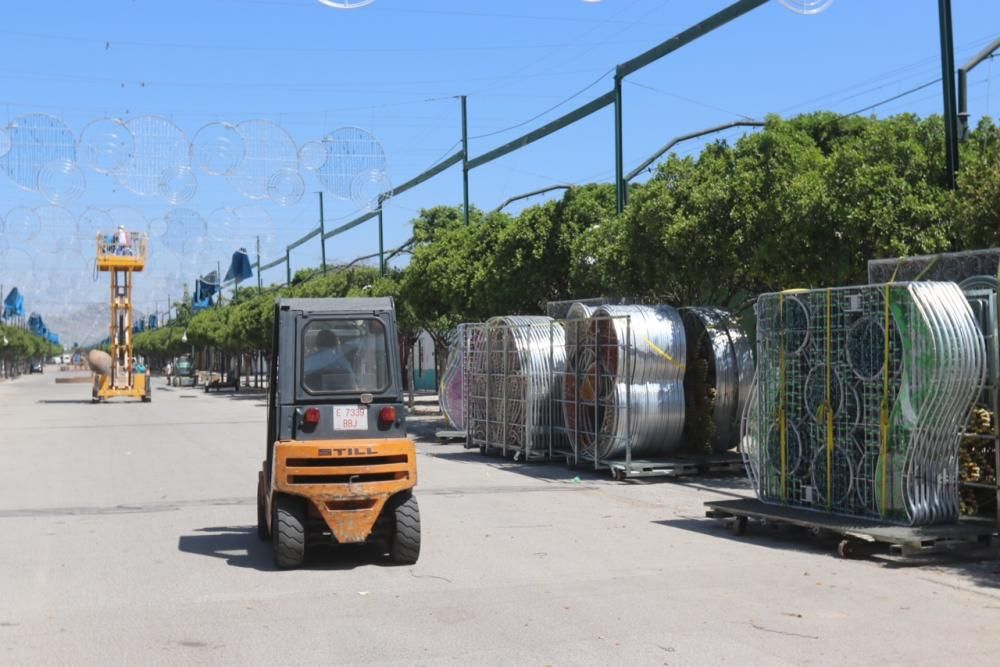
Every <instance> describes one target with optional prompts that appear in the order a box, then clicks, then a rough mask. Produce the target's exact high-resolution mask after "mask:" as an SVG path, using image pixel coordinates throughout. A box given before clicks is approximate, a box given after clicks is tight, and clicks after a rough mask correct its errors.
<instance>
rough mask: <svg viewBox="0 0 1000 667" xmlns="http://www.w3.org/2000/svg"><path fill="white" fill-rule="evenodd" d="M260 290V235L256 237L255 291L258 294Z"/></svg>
mask: <svg viewBox="0 0 1000 667" xmlns="http://www.w3.org/2000/svg"><path fill="white" fill-rule="evenodd" d="M261 289H262V284H261V277H260V234H258V235H257V291H258V292H260V291H261Z"/></svg>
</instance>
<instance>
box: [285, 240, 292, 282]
mask: <svg viewBox="0 0 1000 667" xmlns="http://www.w3.org/2000/svg"><path fill="white" fill-rule="evenodd" d="M285 284H286V285H291V284H292V260H291V258H290V257H289V256H288V248H287V247H285Z"/></svg>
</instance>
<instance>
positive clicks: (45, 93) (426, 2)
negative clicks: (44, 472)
mask: <svg viewBox="0 0 1000 667" xmlns="http://www.w3.org/2000/svg"><path fill="white" fill-rule="evenodd" d="M727 4H729V3H728V2H725V1H716V0H698V1H695V0H603V1H602V2H599V3H587V2H583V1H582V0H533V1H530V0H508V1H507V2H502V3H501V2H496V1H495V0H494V1H492V2H486V1H485V0H465V1H464V2H459V1H458V0H375V2H374V3H373V4H372V5H370V6H369V7H366V8H363V9H357V10H353V11H337V10H333V9H329V8H325V7H323V6H322V5H321V4H319V3H318V2H317V1H316V0H174V1H172V2H162V1H160V2H153V1H152V0H94V1H91V2H69V1H68V0H67V1H56V0H33V1H32V2H26V3H9V4H8V5H7V6H6V7H5V20H4V22H3V25H2V27H0V39H2V40H3V42H4V46H5V49H4V51H5V53H6V54H7V58H6V59H5V62H4V63H3V64H0V81H2V87H0V113H2V114H3V115H4V120H5V122H10V121H11V120H14V119H15V118H17V117H18V116H21V115H22V114H26V113H48V114H52V115H54V116H56V117H58V118H61V119H62V120H63V121H64V122H65V123H66V124H67V125H68V126H69V127H70V128H71V129H72V130H73V131H74V132H75V133H79V132H80V130H81V129H82V128H83V127H84V126H85V125H86V124H87V123H88V122H90V121H92V120H94V119H97V118H102V117H120V118H125V119H128V118H133V117H135V116H138V115H141V114H155V115H159V116H163V117H165V118H167V119H169V120H171V121H172V122H173V123H175V124H176V125H177V126H178V127H180V128H181V129H182V130H183V131H184V132H185V133H186V134H187V135H188V137H189V138H190V137H191V136H193V135H194V134H195V133H196V132H197V130H198V129H199V128H201V127H202V126H204V125H205V124H207V123H211V122H213V121H228V122H234V123H237V122H241V121H246V120H251V119H264V120H269V121H272V122H274V123H277V124H279V125H280V126H281V127H283V128H284V129H285V130H286V131H287V132H288V134H289V135H291V137H292V138H293V139H294V141H295V142H296V143H297V144H301V143H304V142H306V141H310V140H318V139H320V138H322V137H323V136H324V135H326V134H327V133H329V132H331V131H333V130H335V129H337V128H339V127H343V126H357V127H361V128H364V129H366V130H368V131H370V132H371V133H373V134H374V135H375V136H376V137H378V139H379V141H380V142H381V143H382V145H383V146H384V150H385V153H386V155H387V158H388V164H389V172H388V175H389V178H390V179H391V181H392V182H394V183H402V182H403V181H405V180H407V179H408V178H410V177H411V176H413V175H415V174H417V173H419V172H420V171H422V170H424V169H426V168H427V167H429V166H431V165H432V164H434V163H435V162H436V161H437V160H439V159H440V158H442V157H443V156H445V155H447V154H449V153H450V152H451V151H453V150H455V148H457V146H456V142H457V141H458V140H459V137H460V125H459V103H458V101H457V100H456V99H454V96H457V95H462V94H465V95H467V96H468V104H469V133H470V135H471V136H472V137H475V138H474V139H473V140H472V141H471V153H472V155H473V156H475V155H478V154H481V153H483V152H485V151H486V150H489V149H491V148H493V147H495V146H497V145H499V144H501V143H503V142H505V141H508V140H510V139H512V138H514V137H515V136H517V135H518V134H520V133H522V132H524V131H527V130H530V129H532V128H534V127H537V126H538V125H540V124H541V123H544V122H545V121H546V120H550V119H552V118H554V117H556V116H558V115H560V114H561V113H563V112H565V111H567V110H569V109H571V108H573V107H574V106H576V105H578V104H581V103H583V102H585V101H587V100H589V99H591V98H593V97H596V96H597V95H600V94H601V93H603V92H605V91H606V90H609V89H610V87H611V72H612V71H613V67H614V65H615V63H618V62H621V61H623V60H626V59H628V58H630V57H632V56H634V55H636V54H638V53H640V52H642V51H644V50H645V49H647V48H649V47H651V46H653V45H655V44H657V43H658V42H660V41H662V40H664V39H666V38H668V37H670V36H671V35H673V34H675V33H677V32H679V31H680V30H682V29H684V28H685V27H687V26H689V25H691V24H693V23H696V22H697V21H699V20H701V19H703V18H705V17H707V16H709V15H710V14H712V13H713V12H715V11H717V10H718V9H721V8H722V7H724V6H726V5H727ZM953 12H954V16H953V19H954V32H955V38H954V39H955V45H956V61H957V63H959V64H960V63H962V62H963V61H964V60H965V59H966V58H968V57H969V56H970V55H971V54H972V53H974V52H975V51H977V50H978V49H980V48H982V47H983V46H984V45H985V44H987V43H988V42H989V41H990V40H991V39H993V38H995V37H997V36H998V35H1000V3H997V2H995V0H954V8H953ZM939 59H940V51H939V43H938V24H937V3H936V2H934V1H933V0H836V1H835V2H834V4H833V6H832V7H831V8H830V9H829V10H828V11H826V12H824V13H822V14H819V15H816V16H799V15H796V14H793V13H791V12H789V11H788V10H786V9H784V8H782V7H781V6H780V5H779V4H778V2H777V1H776V0H772V2H769V3H767V4H765V5H764V6H762V7H760V8H758V9H756V10H753V11H752V12H750V13H749V14H748V15H746V16H744V17H743V18H741V19H738V20H736V21H734V22H732V23H730V24H729V25H727V26H724V27H723V28H721V29H719V30H717V31H716V32H714V33H712V34H710V35H708V36H706V37H704V38H702V39H701V40H699V41H697V42H695V43H694V44H691V45H690V46H688V47H685V48H684V49H682V50H680V51H678V52H676V53H674V54H671V55H670V56H668V57H667V58H665V59H663V60H661V61H659V62H657V63H654V64H653V65H651V66H649V67H647V68H646V69H644V70H642V71H640V72H637V73H636V74H634V75H632V76H631V77H629V78H628V79H627V80H626V84H625V88H624V116H625V134H624V140H625V165H626V169H628V168H630V167H632V166H634V165H635V164H637V163H638V162H640V161H641V160H642V159H644V158H645V157H646V156H647V155H648V154H650V153H651V152H652V151H653V150H655V149H656V148H657V147H658V146H660V145H662V144H663V143H665V142H666V141H667V140H668V139H670V138H671V137H673V136H675V135H677V134H681V133H685V132H689V131H692V130H695V129H699V128H703V127H707V126H710V125H715V124H719V123H724V122H726V121H730V120H736V119H739V118H741V117H749V118H761V117H762V116H763V115H765V114H767V113H779V114H783V115H793V114H797V113H801V112H808V111H814V110H818V109H829V110H833V111H837V112H844V113H849V112H852V111H855V110H857V109H860V108H863V107H866V106H867V105H869V104H872V103H875V102H878V101H879V100H883V99H886V98H889V97H891V96H893V95H895V94H897V93H900V92H903V91H905V90H907V89H909V88H912V87H914V86H916V85H918V84H921V83H924V82H926V81H929V80H932V79H934V78H936V77H938V76H940V60H939ZM998 75H1000V72H998ZM602 76H603V78H601V77H602ZM595 82H596V83H595ZM997 83H998V85H997V86H993V85H992V65H991V63H990V62H987V63H983V65H981V66H980V67H979V68H978V69H977V70H976V71H975V72H974V74H973V75H972V77H971V89H970V106H971V110H972V112H973V122H975V120H976V119H977V118H978V117H979V116H980V115H982V114H987V113H990V112H991V111H993V113H995V112H996V110H995V109H991V104H993V105H996V104H1000V99H997V97H996V94H995V91H994V88H995V87H1000V81H998V82H997ZM591 84H593V85H592V87H590V88H589V89H587V90H585V91H584V92H581V93H579V95H578V96H577V97H574V98H573V99H572V100H570V101H569V102H567V103H566V104H564V105H563V106H560V107H558V108H556V109H554V110H552V111H550V112H548V113H546V114H543V115H541V116H539V117H538V118H537V120H534V121H531V122H527V123H525V121H528V120H529V119H532V118H533V117H535V116H538V115H539V114H540V113H541V112H543V111H545V110H546V109H549V108H550V107H552V106H554V105H556V104H558V103H559V102H561V101H564V100H566V99H567V98H569V97H570V96H572V95H574V94H575V93H578V92H579V91H581V89H584V88H586V87H587V86H591ZM941 105H942V100H941V90H940V87H939V86H931V87H929V88H926V89H924V90H922V91H920V92H918V93H916V94H913V95H909V96H906V97H903V98H901V99H899V100H897V101H895V102H892V103H889V104H886V105H884V106H881V107H878V109H876V110H875V113H878V114H879V115H887V114H893V113H900V112H904V111H912V112H916V113H919V114H930V113H938V112H940V109H941ZM521 123H525V124H524V125H522V126H521V127H518V128H515V129H511V130H507V131H504V130H505V128H510V127H511V126H515V125H518V124H521ZM739 134H740V131H738V130H733V131H729V132H726V133H723V134H721V135H720V136H722V137H725V138H727V139H730V140H732V139H735V138H737V137H738V136H739ZM697 149H698V144H697V143H691V144H685V145H682V146H680V147H678V152H679V153H681V154H686V153H690V152H694V151H696V150H697ZM612 175H613V114H612V110H611V107H608V108H606V109H605V110H603V111H601V112H598V113H596V114H594V115H592V116H591V117H589V118H587V119H586V120H584V121H582V122H580V123H578V124H576V125H574V126H572V127H570V128H567V129H565V130H563V131H562V132H560V133H558V134H556V135H554V136H551V137H549V138H547V139H545V140H543V141H540V142H538V143H536V144H533V145H532V146H530V147H528V148H526V149H524V150H521V151H518V152H516V153H513V154H511V155H508V156H506V157H505V158H503V159H501V160H498V161H496V162H494V163H491V164H489V165H486V166H484V167H482V168H480V169H477V170H475V171H473V172H472V174H471V197H472V201H473V203H474V204H476V205H477V206H480V207H482V208H487V209H488V208H493V207H495V206H496V205H498V204H499V203H500V202H501V201H503V200H504V199H505V198H507V197H509V196H511V195H514V194H518V193H522V192H526V191H529V190H534V189H537V188H541V187H544V186H547V185H551V184H557V183H567V184H574V183H586V182H592V181H609V180H610V179H611V178H612ZM86 176H87V189H86V192H85V194H84V195H83V196H82V197H81V198H80V199H79V200H78V201H76V202H75V203H73V204H71V205H70V206H69V208H70V210H71V211H72V212H73V213H74V214H77V215H78V214H80V213H82V212H83V211H84V209H86V208H87V207H88V206H92V207H97V208H110V207H113V206H131V207H136V208H138V209H140V210H142V211H143V214H144V215H145V216H146V217H147V218H150V219H154V218H159V217H161V216H163V215H164V213H165V212H166V211H167V210H169V209H170V208H171V206H170V205H169V204H167V203H165V202H164V201H163V200H162V199H157V198H153V199H148V198H142V197H138V196H136V195H133V194H131V193H129V192H127V191H125V190H123V189H122V188H120V187H115V184H114V181H113V179H111V178H110V177H103V176H100V175H98V174H95V173H93V172H88V173H87V174H86ZM198 184H199V187H198V192H197V194H196V195H195V196H194V198H193V199H192V200H191V201H189V202H187V203H185V204H184V206H185V207H187V208H191V209H194V210H196V211H198V212H200V213H201V214H202V215H204V216H205V217H206V218H210V217H211V214H212V212H213V211H215V210H216V209H219V208H235V207H240V206H247V205H260V206H262V207H263V208H264V209H265V210H266V211H267V212H268V213H269V215H270V217H271V219H272V221H273V222H271V223H270V229H269V231H270V233H271V236H273V241H272V244H273V248H274V249H275V250H272V254H273V252H277V250H276V249H277V248H281V247H283V246H284V244H286V243H288V242H290V241H292V240H294V239H295V238H298V237H299V236H301V235H302V234H303V233H305V232H306V231H308V230H309V229H311V228H312V227H313V226H315V225H316V224H317V221H318V206H317V199H316V198H317V195H315V194H314V193H315V191H316V190H318V189H319V184H318V183H317V182H316V181H315V179H313V178H311V177H310V176H309V175H307V176H306V194H305V196H304V197H303V199H302V201H301V202H300V203H299V204H298V205H296V206H292V207H289V208H282V207H279V206H276V205H274V204H273V203H269V202H265V203H260V202H253V201H250V200H248V199H246V198H245V197H243V196H242V195H240V194H239V193H237V192H235V191H234V190H233V189H232V188H231V187H229V186H228V184H227V183H226V182H225V180H224V179H221V178H218V177H208V176H204V175H201V174H199V175H198ZM461 197H462V189H461V172H460V169H459V168H457V167H454V168H452V169H450V170H449V171H447V172H445V173H444V174H442V175H440V176H438V177H437V178H436V179H434V180H432V181H430V182H428V183H426V184H424V185H422V186H420V187H418V188H416V189H414V190H412V191H410V192H408V193H406V194H404V195H401V196H400V197H398V198H395V199H393V200H392V201H391V202H390V203H389V204H388V205H387V208H386V211H385V225H386V226H385V236H386V246H387V247H393V246H395V245H397V244H399V243H400V242H402V241H404V240H406V239H407V238H408V237H409V224H408V222H409V220H410V219H411V218H412V217H413V216H414V215H415V213H416V212H417V211H418V210H419V209H420V208H422V207H426V206H432V205H436V204H458V203H460V202H461ZM540 200H541V199H540V198H539V199H535V200H532V201H530V202H528V203H535V202H537V201H540ZM46 203H47V202H46V201H45V199H44V198H43V197H42V196H40V195H39V194H38V193H35V192H26V191H23V190H21V189H19V188H17V187H16V186H15V185H14V184H12V183H11V182H10V181H9V180H8V179H6V178H0V215H4V216H6V215H7V213H6V212H7V211H9V210H10V209H12V208H14V207H18V206H24V207H29V208H33V207H37V206H42V205H45V204H46ZM326 204H327V206H326V209H327V218H328V223H327V224H328V226H329V227H332V226H335V225H336V224H338V220H337V219H338V218H339V219H340V221H343V220H344V219H348V218H349V217H350V216H351V214H352V213H356V210H355V209H356V208H357V206H356V205H355V204H354V203H353V202H346V201H340V200H337V199H335V198H333V197H329V196H328V197H327V198H326ZM512 210H515V211H516V210H517V209H516V207H512ZM208 236H209V237H210V239H211V243H206V244H205V246H204V249H203V250H202V251H199V253H198V254H197V256H192V257H182V258H180V259H174V258H170V257H169V256H168V255H166V254H163V253H161V257H160V258H159V260H160V261H159V262H158V263H156V264H155V265H154V266H153V267H151V272H150V274H149V276H148V278H149V280H148V281H147V283H146V285H145V288H144V289H143V290H141V296H140V299H141V300H143V301H144V302H145V303H144V304H143V305H144V308H145V309H146V310H149V311H152V310H156V309H162V304H163V302H164V301H165V299H166V294H165V291H166V290H169V289H175V290H177V291H178V292H179V289H180V288H179V284H180V282H181V281H183V282H187V283H190V282H192V281H193V278H194V274H195V273H204V272H207V271H209V270H210V269H212V268H214V264H215V261H216V260H217V259H218V261H222V262H223V268H224V265H225V263H226V259H225V255H226V254H227V253H228V252H229V251H230V248H229V246H227V244H226V238H225V234H223V233H221V231H220V230H218V229H209V232H208ZM32 243H33V244H38V247H32V248H30V252H31V254H32V255H34V256H35V257H37V258H38V259H37V261H35V262H34V265H35V269H36V271H35V273H36V274H41V273H43V272H47V273H49V274H50V278H49V279H48V282H47V283H46V282H45V279H43V278H38V280H40V281H41V282H40V285H41V286H40V287H39V288H38V289H37V290H36V305H35V308H37V309H38V310H41V311H42V312H43V313H44V312H45V311H46V310H50V311H52V312H53V316H56V315H57V314H58V313H59V312H62V311H66V310H67V309H68V308H69V304H70V303H71V302H72V304H75V305H79V304H82V303H89V302H91V301H93V302H98V301H102V300H103V297H104V289H105V286H104V283H103V282H100V281H99V282H96V283H95V282H93V281H91V280H89V278H90V276H89V272H78V269H75V268H73V269H71V268H68V267H66V266H64V265H63V264H64V263H57V264H55V265H54V264H53V263H52V262H51V258H48V259H44V258H42V256H43V255H44V254H45V253H44V248H43V247H42V246H43V245H44V244H45V243H46V242H45V241H44V240H43V239H36V240H35V241H33V242H32ZM84 245H87V244H84ZM376 250H377V230H376V227H375V225H374V223H367V224H365V225H362V226H361V227H359V228H357V229H354V230H352V231H350V232H348V233H345V234H343V235H342V236H340V237H337V238H336V239H333V240H331V241H329V242H328V244H327V254H328V257H330V258H331V260H333V259H336V260H350V259H353V258H355V257H357V256H359V255H364V254H369V253H372V252H375V251H376ZM86 252H91V253H92V251H90V250H89V247H88V248H83V247H81V253H84V254H85V253H86ZM271 258H272V257H265V258H264V259H265V261H267V260H268V259H271ZM318 258H319V251H318V246H317V244H316V243H315V242H313V243H310V244H307V247H304V248H301V249H299V250H297V251H296V252H294V253H293V256H292V265H293V269H294V268H301V267H305V266H310V265H315V264H317V263H318ZM5 261H6V262H7V264H8V265H7V267H6V269H7V274H8V275H9V273H10V272H11V270H12V266H13V265H12V263H11V262H10V261H9V260H7V259H5V258H4V257H2V256H0V264H2V263H3V262H5ZM44 267H47V270H43V269H44ZM4 268H5V267H3V266H0V277H2V276H3V275H4ZM74 272H78V273H86V274H87V275H78V274H77V273H74ZM282 273H283V272H282V271H281V269H273V270H272V271H270V272H266V273H265V274H264V279H265V281H266V282H271V281H280V280H282V279H283V275H282ZM34 279H35V278H33V280H34ZM8 280H9V278H8ZM64 288H65V289H64ZM70 288H72V289H70ZM22 291H24V292H26V295H27V297H28V299H29V300H30V298H31V292H32V290H31V288H30V287H29V288H23V289H22ZM29 307H32V306H31V304H29Z"/></svg>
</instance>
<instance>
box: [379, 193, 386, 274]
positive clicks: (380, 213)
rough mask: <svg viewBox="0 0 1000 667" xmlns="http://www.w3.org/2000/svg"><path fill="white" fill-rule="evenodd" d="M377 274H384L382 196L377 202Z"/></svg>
mask: <svg viewBox="0 0 1000 667" xmlns="http://www.w3.org/2000/svg"><path fill="white" fill-rule="evenodd" d="M378 274H379V275H380V276H384V275H385V248H384V247H383V238H382V198H381V197H379V202H378Z"/></svg>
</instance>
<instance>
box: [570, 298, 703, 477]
mask: <svg viewBox="0 0 1000 667" xmlns="http://www.w3.org/2000/svg"><path fill="white" fill-rule="evenodd" d="M568 314H569V319H567V320H566V321H565V323H564V327H565V330H566V341H567V345H566V365H565V370H564V371H563V372H562V373H560V376H561V377H560V379H559V386H561V387H562V394H561V396H560V399H559V402H560V404H561V411H562V413H563V421H564V422H565V429H566V434H567V438H568V442H569V445H570V448H571V454H572V457H573V460H574V462H577V461H579V460H580V459H583V460H586V461H591V462H593V463H594V464H595V465H599V464H601V463H603V462H607V461H610V460H618V459H631V458H632V457H657V456H666V455H669V454H671V453H673V452H676V451H677V450H678V448H679V447H680V445H681V433H682V431H683V428H684V408H685V406H684V386H683V376H684V362H685V359H686V346H685V337H684V326H683V323H682V321H681V318H680V315H679V314H678V312H677V311H676V310H675V309H673V308H671V307H669V306H657V307H652V306H635V305H632V306H622V305H604V306H600V307H598V308H596V309H592V308H591V307H590V306H587V305H585V304H582V303H579V304H575V305H574V306H572V307H571V308H570V310H569V313H568Z"/></svg>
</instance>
